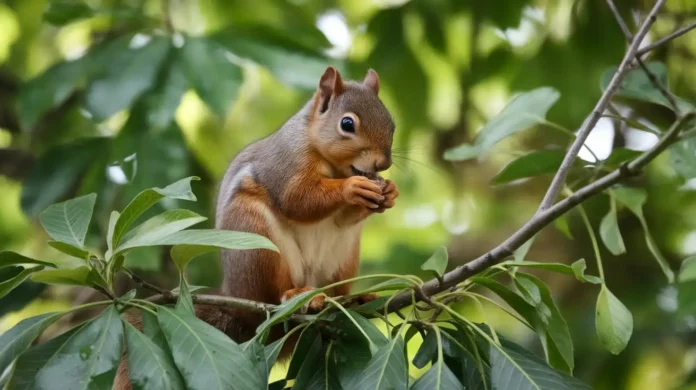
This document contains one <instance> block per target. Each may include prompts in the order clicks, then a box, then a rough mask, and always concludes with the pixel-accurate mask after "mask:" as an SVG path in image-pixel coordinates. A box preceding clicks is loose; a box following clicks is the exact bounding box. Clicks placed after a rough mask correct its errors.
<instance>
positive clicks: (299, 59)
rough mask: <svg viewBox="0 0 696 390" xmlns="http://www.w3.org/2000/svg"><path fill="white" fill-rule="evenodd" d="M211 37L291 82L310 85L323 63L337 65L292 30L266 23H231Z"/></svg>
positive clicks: (311, 87) (237, 53)
mask: <svg viewBox="0 0 696 390" xmlns="http://www.w3.org/2000/svg"><path fill="white" fill-rule="evenodd" d="M213 39H214V40H216V41H217V42H220V43H221V44H223V45H224V46H225V47H226V48H227V49H229V50H230V52H232V53H234V54H235V55H237V56H239V57H242V58H248V59H250V60H252V61H254V62H256V63H258V64H260V65H262V66H264V67H266V68H268V70H269V71H270V72H271V73H272V74H273V75H274V76H275V77H276V78H278V80H280V81H282V82H283V83H285V84H288V85H291V86H296V87H301V88H308V89H314V88H316V86H317V82H318V78H317V77H318V76H317V75H320V74H322V73H323V72H324V70H325V69H326V67H327V66H329V65H331V64H333V65H337V64H334V62H335V61H329V59H328V58H327V57H326V56H324V55H322V54H321V53H320V52H318V51H316V49H315V47H316V46H310V45H305V44H303V43H301V42H299V41H298V40H297V39H296V38H295V36H294V35H293V34H288V33H286V32H285V31H281V30H275V29H272V28H268V26H245V27H232V28H228V29H226V30H225V31H223V32H221V33H218V34H215V35H214V36H213ZM228 66H229V65H228Z"/></svg>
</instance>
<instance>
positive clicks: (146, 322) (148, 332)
mask: <svg viewBox="0 0 696 390" xmlns="http://www.w3.org/2000/svg"><path fill="white" fill-rule="evenodd" d="M140 318H142V322H143V333H144V334H145V336H147V337H149V338H150V340H152V342H153V343H155V344H157V345H158V346H159V347H160V348H162V349H164V350H167V351H168V350H169V347H168V346H167V339H166V338H165V337H164V333H162V329H161V328H160V326H159V321H158V320H157V316H155V315H153V314H151V313H150V312H147V311H144V310H141V311H140Z"/></svg>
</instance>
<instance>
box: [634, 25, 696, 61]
mask: <svg viewBox="0 0 696 390" xmlns="http://www.w3.org/2000/svg"><path fill="white" fill-rule="evenodd" d="M695 28H696V22H694V23H691V24H690V25H688V26H684V27H682V28H680V29H679V30H677V31H675V32H673V33H671V34H669V35H667V36H666V37H664V38H661V39H658V40H657V41H655V42H653V43H651V44H649V45H648V46H645V47H644V48H642V49H640V50H638V52H636V57H642V56H644V55H645V54H647V53H649V52H650V51H652V50H654V49H655V48H656V47H659V46H662V45H664V44H665V43H667V42H669V41H672V40H674V39H676V38H679V37H680V36H682V35H684V34H686V33H688V32H689V31H691V30H693V29H695Z"/></svg>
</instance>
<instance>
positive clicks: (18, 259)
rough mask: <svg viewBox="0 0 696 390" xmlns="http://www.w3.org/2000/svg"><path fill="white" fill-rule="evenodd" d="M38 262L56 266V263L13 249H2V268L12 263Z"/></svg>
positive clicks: (0, 261)
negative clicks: (28, 255) (34, 257)
mask: <svg viewBox="0 0 696 390" xmlns="http://www.w3.org/2000/svg"><path fill="white" fill-rule="evenodd" d="M22 264H37V265H44V266H46V267H53V268H55V267H56V265H55V264H53V263H49V262H47V261H41V260H36V259H32V258H30V257H26V256H23V255H20V254H19V253H16V252H12V251H0V268H2V267H7V266H10V265H22Z"/></svg>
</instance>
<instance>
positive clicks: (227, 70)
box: [181, 37, 242, 117]
mask: <svg viewBox="0 0 696 390" xmlns="http://www.w3.org/2000/svg"><path fill="white" fill-rule="evenodd" d="M181 58H182V63H183V66H184V71H185V72H186V75H187V77H188V80H189V82H190V83H191V85H193V87H194V88H195V90H196V93H197V94H198V96H200V98H201V99H202V100H203V101H204V102H206V104H207V105H208V106H210V108H211V109H212V110H213V111H214V112H215V113H216V114H218V115H220V116H223V117H224V116H225V115H226V114H227V111H228V108H229V107H230V106H231V105H232V102H233V101H234V100H235V98H236V97H237V91H238V90H239V87H240V85H241V83H242V70H241V68H240V67H239V66H238V64H235V63H233V62H232V61H231V58H233V56H232V55H231V54H230V53H229V51H228V50H227V49H226V48H225V47H224V46H222V45H221V44H219V43H217V42H215V41H212V40H210V39H207V38H198V37H189V38H187V39H186V42H185V43H184V46H183V48H182V49H181Z"/></svg>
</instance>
